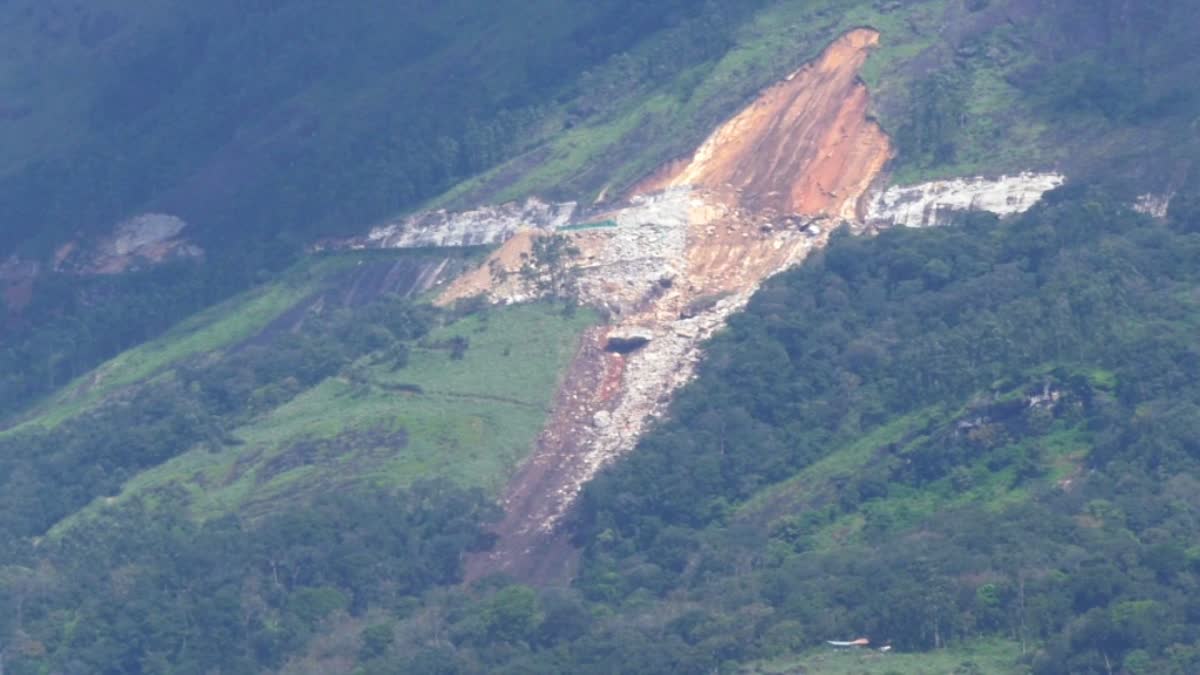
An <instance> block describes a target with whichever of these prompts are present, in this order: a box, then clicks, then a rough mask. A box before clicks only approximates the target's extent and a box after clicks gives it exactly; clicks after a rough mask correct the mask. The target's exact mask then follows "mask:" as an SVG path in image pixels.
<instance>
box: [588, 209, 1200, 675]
mask: <svg viewBox="0 0 1200 675" xmlns="http://www.w3.org/2000/svg"><path fill="white" fill-rule="evenodd" d="M977 221H978V222H977ZM1197 247H1200V240H1198V239H1196V237H1195V235H1194V234H1191V233H1190V232H1189V231H1188V228H1187V227H1186V226H1182V225H1178V224H1176V225H1172V226H1166V225H1163V224H1157V223H1152V222H1150V221H1149V220H1148V219H1146V218H1144V217H1142V216H1139V215H1137V214H1133V213H1131V212H1129V211H1127V210H1125V209H1124V208H1123V207H1121V206H1119V205H1117V204H1115V203H1113V201H1112V200H1111V199H1110V198H1109V197H1108V196H1106V195H1105V194H1104V193H1103V192H1102V191H1096V190H1090V189H1085V188H1078V187H1077V188H1072V189H1069V190H1061V191H1058V192H1057V193H1055V194H1054V195H1052V196H1051V197H1050V198H1049V199H1048V200H1047V203H1046V204H1045V205H1044V206H1042V207H1040V208H1038V209H1035V210H1034V211H1033V212H1031V213H1029V214H1027V215H1025V216H1023V217H1021V218H1019V219H1017V220H1016V221H1014V222H1011V223H1002V224H995V223H994V222H990V219H988V218H982V219H968V221H967V222H964V223H963V224H961V225H960V226H959V227H957V228H950V229H945V230H939V231H925V232H912V231H892V232H886V233H884V234H882V235H880V236H878V237H876V238H874V239H854V238H847V237H840V238H838V237H835V241H834V242H832V244H831V245H830V247H829V249H827V250H826V251H825V252H824V253H822V254H821V255H820V256H819V257H818V258H817V259H816V260H813V261H810V262H809V263H808V264H806V265H805V266H804V267H803V268H801V269H799V270H796V271H794V272H790V273H788V274H785V275H783V276H781V277H780V278H778V279H776V280H773V281H772V282H770V283H768V285H767V286H766V287H764V289H763V290H762V291H761V292H760V293H759V294H758V295H757V296H756V297H755V298H754V300H753V301H752V302H751V304H750V306H749V307H748V309H747V311H746V313H745V314H743V315H740V316H738V317H736V318H735V319H734V321H733V322H732V326H731V329H730V330H729V331H728V332H727V333H726V334H724V335H722V336H720V337H718V338H717V339H715V340H714V342H713V344H712V345H711V348H710V355H709V358H708V360H707V361H706V362H705V366H704V367H703V369H702V373H701V376H700V379H699V380H698V381H697V382H696V383H695V384H694V385H692V386H691V387H689V388H688V389H687V390H685V391H684V392H682V393H681V395H680V396H679V397H678V399H677V400H676V402H675V404H674V407H673V413H672V416H671V419H670V420H668V421H667V422H665V423H664V424H662V425H661V426H660V427H659V428H658V429H657V430H656V431H655V432H654V433H652V434H651V435H649V436H648V437H647V438H645V439H644V440H643V442H642V443H641V445H640V447H639V449H638V450H637V451H635V452H634V453H633V454H632V455H630V456H629V457H628V458H627V459H625V460H624V461H622V462H620V463H619V464H618V465H616V466H614V467H613V468H612V469H611V470H609V471H608V472H607V473H606V474H605V475H603V476H601V477H600V478H598V479H597V480H595V481H594V482H593V483H591V484H589V486H588V487H587V488H586V489H585V492H584V496H583V506H582V509H581V512H580V514H579V522H578V528H579V529H578V537H579V541H580V543H581V544H583V545H584V546H585V547H586V548H585V555H584V569H583V572H582V573H581V576H580V579H579V582H578V586H579V588H580V590H581V591H582V592H583V594H584V595H585V597H588V598H590V599H592V601H594V602H597V603H600V604H602V605H604V606H607V607H613V608H615V611H616V612H618V615H621V613H622V612H628V613H630V614H629V615H632V614H634V613H638V612H643V611H645V610H644V608H645V607H646V606H647V605H648V604H649V605H651V606H656V607H658V608H659V609H658V610H657V611H659V612H660V613H661V614H660V616H662V617H663V618H662V620H661V622H659V623H654V624H653V625H654V628H653V631H660V632H657V633H656V634H655V637H654V638H653V640H654V641H655V642H657V643H658V644H671V641H672V639H674V638H676V637H677V638H678V640H679V641H678V642H676V643H674V644H675V645H676V647H675V648H674V649H675V658H677V659H681V660H687V659H692V658H695V659H700V660H701V661H703V660H704V659H706V658H707V659H710V660H709V661H707V663H709V664H710V667H713V666H716V665H718V664H720V663H722V662H740V661H743V660H745V659H747V658H748V657H749V658H756V657H757V658H761V656H762V655H763V654H764V653H766V654H768V655H769V654H770V653H772V652H775V651H783V652H789V651H801V650H803V649H804V648H806V647H809V646H814V645H818V644H820V643H821V642H822V641H823V640H825V639H845V638H846V636H851V637H853V636H858V635H868V636H870V637H872V638H873V639H874V641H875V642H877V643H879V642H882V641H884V640H890V641H891V642H892V644H893V645H894V646H895V647H896V651H897V652H898V653H903V652H922V654H921V655H920V656H917V655H914V656H913V657H911V658H912V660H911V661H909V662H908V663H910V664H913V665H912V672H920V671H919V666H916V665H915V664H917V663H920V657H923V656H925V652H927V651H929V650H934V651H933V652H932V653H931V655H929V656H928V658H929V659H936V660H937V661H936V662H937V663H945V661H942V660H941V659H950V660H955V661H954V663H946V665H947V667H948V668H950V669H953V668H956V667H958V665H957V664H958V662H959V661H967V660H975V661H976V670H975V671H972V670H969V669H968V670H964V671H962V672H993V671H992V670H989V669H988V668H987V667H984V666H982V665H980V663H981V659H975V658H974V657H973V656H972V654H971V653H969V652H972V651H974V649H973V647H972V645H973V644H974V643H975V641H976V640H977V639H978V638H979V636H981V635H982V636H991V637H992V638H994V639H1004V640H1006V641H1007V643H1008V644H1010V645H1013V647H1012V649H1010V650H1008V656H1007V657H1005V658H1002V659H1001V664H1002V667H1003V668H1004V669H1005V670H1009V671H1011V672H1023V671H1024V669H1027V668H1028V669H1032V670H1033V671H1034V672H1035V673H1060V672H1077V673H1106V672H1107V667H1108V666H1106V664H1109V665H1112V664H1124V665H1123V667H1124V668H1126V669H1128V670H1129V672H1139V670H1138V669H1141V670H1140V672H1164V673H1165V672H1172V673H1174V672H1178V673H1186V672H1190V671H1191V670H1193V669H1194V668H1195V667H1196V661H1195V654H1196V653H1198V652H1197V649H1196V645H1197V644H1200V633H1198V632H1197V629H1196V625H1195V623H1194V622H1192V621H1191V620H1190V619H1189V617H1190V616H1191V615H1190V613H1189V612H1190V609H1189V607H1190V604H1189V601H1187V600H1185V599H1184V598H1185V597H1187V596H1188V594H1187V592H1186V591H1185V590H1184V589H1186V588H1189V587H1190V584H1191V583H1193V581H1194V579H1195V575H1196V573H1197V570H1196V568H1195V567H1194V566H1192V564H1191V562H1190V561H1191V558H1189V557H1188V554H1187V553H1186V552H1187V551H1189V550H1191V548H1190V547H1191V543H1190V540H1191V535H1190V532H1191V528H1190V525H1189V523H1190V522H1191V519H1192V518H1193V517H1195V516H1196V515H1198V512H1197V511H1196V509H1195V506H1194V501H1193V500H1191V499H1190V498H1189V497H1186V496H1185V495H1186V494H1187V491H1188V488H1185V487H1184V485H1190V484H1191V482H1192V478H1190V476H1192V475H1194V473H1195V471H1196V470H1197V469H1198V468H1200V465H1198V464H1197V461H1198V460H1197V455H1196V448H1195V443H1194V438H1195V437H1196V434H1195V430H1194V428H1193V426H1194V425H1193V424H1192V421H1191V420H1192V418H1193V415H1194V412H1195V410H1197V404H1198V403H1200V390H1198V389H1197V388H1196V386H1195V385H1194V384H1193V382H1194V380H1193V376H1192V375H1191V374H1190V371H1191V370H1192V369H1193V366H1194V365H1195V364H1196V363H1200V360H1198V359H1197V355H1196V353H1195V341H1194V339H1193V337H1192V336H1194V334H1195V330H1196V328H1197V325H1196V324H1197V321H1196V318H1195V317H1196V315H1195V312H1194V308H1193V301H1192V300H1190V299H1188V298H1189V296H1191V295H1192V294H1194V293H1195V292H1196V288H1197V286H1198V285H1200V277H1198V276H1197V275H1196V270H1195V267H1194V265H1192V264H1191V263H1190V262H1189V261H1190V260H1192V259H1193V256H1195V255H1196V254H1197V253H1198V252H1200V248H1197ZM1184 289H1190V290H1188V291H1186V292H1185V291H1184ZM730 449H736V450H734V451H730ZM1120 551H1124V552H1125V553H1124V554H1122V553H1119V552H1120ZM1122 555H1125V556H1126V557H1124V558H1122V557H1121V556H1122ZM672 608H674V609H675V610H676V611H679V612H684V614H682V615H677V614H672V613H671V611H670V610H671V609H672ZM684 608H691V609H684ZM692 615H694V618H691V619H689V620H688V622H686V623H682V622H683V617H685V616H692ZM672 617H675V618H672ZM747 623H749V624H751V625H752V626H753V627H750V626H746V624H747ZM730 626H739V627H742V628H740V630H731V629H730ZM701 627H702V628H701ZM722 627H724V628H722ZM643 630H650V629H647V628H646V626H645V625H643ZM947 646H950V647H953V648H954V649H955V650H967V652H968V653H965V654H964V653H963V652H962V651H951V652H941V651H940V649H942V648H944V647H947ZM1001 651H1003V650H1001ZM573 653H574V652H573ZM960 656H961V658H959V657H960ZM1018 656H1019V657H1020V658H1019V659H1017V658H1016V657H1018ZM805 658H806V659H811V658H812V657H811V655H810V656H807V657H805ZM831 659H832V657H831ZM676 663H679V661H676ZM767 663H770V661H768V662H767ZM783 663H787V662H783ZM824 663H825V662H821V663H820V664H812V663H806V664H805V665H807V666H810V667H812V666H813V665H817V666H818V667H824ZM856 665H857V664H856ZM863 667H864V668H866V667H869V666H863ZM907 668H909V666H906V667H905V669H897V670H898V672H909V670H908V669H907ZM1112 668H1113V672H1117V666H1115V665H1112ZM818 672H819V671H818ZM833 672H838V671H836V670H834V671H833ZM884 672H886V671H884Z"/></svg>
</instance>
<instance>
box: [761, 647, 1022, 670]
mask: <svg viewBox="0 0 1200 675" xmlns="http://www.w3.org/2000/svg"><path fill="white" fill-rule="evenodd" d="M1019 656H1020V649H1019V645H1017V644H1015V643H1012V642H990V643H989V642H969V643H966V644H964V645H962V646H960V647H955V648H951V649H944V650H940V651H936V652H924V653H921V654H897V653H894V652H893V653H890V654H881V653H879V652H876V651H874V650H862V651H855V650H849V651H846V650H843V651H837V650H834V649H832V648H829V647H825V648H820V649H815V650H812V651H811V652H809V653H807V654H805V655H803V656H798V657H788V658H784V659H776V660H772V661H765V662H761V663H755V664H751V665H749V666H747V667H745V668H742V669H741V670H739V671H737V672H738V673H739V675H776V674H778V675H784V674H785V673H796V672H800V673H804V674H805V675H893V674H895V673H902V674H903V675H1024V673H1026V672H1027V669H1026V668H1024V667H1022V666H1019V665H1015V663H1016V661H1017V658H1018V657H1019Z"/></svg>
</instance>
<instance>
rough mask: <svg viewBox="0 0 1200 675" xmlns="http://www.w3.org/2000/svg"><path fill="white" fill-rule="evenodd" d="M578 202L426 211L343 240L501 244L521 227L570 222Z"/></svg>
mask: <svg viewBox="0 0 1200 675" xmlns="http://www.w3.org/2000/svg"><path fill="white" fill-rule="evenodd" d="M575 210H576V203H575V202H562V203H548V202H544V201H542V200H540V199H538V198H536V197H530V198H528V199H526V200H525V201H524V202H509V203H507V204H500V205H498V206H481V207H479V208H476V209H471V210H470V211H460V212H450V211H446V210H444V209H442V210H438V211H426V212H423V213H418V214H415V215H412V216H408V217H405V218H403V219H401V220H398V221H395V222H391V223H387V224H385V225H380V226H378V227H375V228H372V229H371V231H370V232H369V233H368V234H367V235H366V236H365V237H358V238H356V239H351V240H347V241H346V242H343V244H342V246H340V247H344V248H351V249H363V248H426V247H445V246H482V245H492V244H499V243H502V242H504V241H505V240H507V239H508V238H509V237H512V236H513V235H514V234H516V232H517V231H518V230H522V229H527V228H532V229H537V230H547V231H550V230H555V229H557V228H559V227H562V226H563V225H566V224H567V223H568V222H570V220H571V217H572V216H573V215H574V214H575Z"/></svg>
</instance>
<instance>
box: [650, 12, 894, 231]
mask: <svg viewBox="0 0 1200 675" xmlns="http://www.w3.org/2000/svg"><path fill="white" fill-rule="evenodd" d="M878 42H879V33H877V32H876V31H873V30H869V29H865V28H863V29H858V30H854V31H851V32H850V33H847V34H846V35H844V36H842V37H841V38H839V39H838V40H836V41H835V42H834V43H833V44H831V45H830V46H829V47H828V48H826V49H825V51H824V52H823V53H822V54H821V56H820V57H819V58H818V59H817V60H816V61H814V62H813V63H811V64H809V65H807V66H805V67H803V68H801V69H800V70H798V71H796V72H795V73H793V74H792V75H791V76H789V77H788V78H787V79H786V80H784V81H783V82H780V83H778V84H776V85H774V86H772V87H770V88H769V89H767V90H766V91H764V92H763V93H762V94H761V95H760V96H759V97H758V98H757V99H756V100H755V101H754V102H753V103H752V104H750V105H749V106H748V107H746V108H745V109H743V110H742V111H741V112H740V113H738V114H737V115H736V116H734V117H733V119H731V120H729V121H728V122H726V123H725V124H723V125H721V126H720V127H719V128H718V129H717V130H716V131H715V132H713V134H712V135H711V136H709V138H708V140H706V141H705V142H704V144H703V145H702V146H700V148H699V149H697V150H696V152H695V154H694V155H693V156H692V158H691V160H690V161H689V162H687V163H683V162H680V161H675V162H672V163H670V164H668V165H667V166H666V167H664V168H663V169H660V171H659V172H658V173H657V174H655V175H654V176H652V177H651V178H650V179H648V180H647V181H646V182H644V183H643V185H642V186H641V187H642V188H643V189H654V188H665V187H671V186H679V185H693V186H698V187H707V188H710V189H719V188H732V189H733V190H736V191H738V192H739V193H740V194H741V195H742V198H741V203H742V205H743V206H745V207H749V208H751V209H755V210H761V209H771V210H774V211H776V212H778V213H794V214H800V215H806V216H840V217H844V218H850V217H853V216H854V215H855V212H856V209H857V206H858V201H859V199H860V198H861V197H862V195H863V194H864V193H865V192H866V191H867V189H868V188H869V187H870V185H871V182H872V181H873V180H874V179H875V177H876V175H878V173H879V172H880V171H881V170H882V169H883V166H884V164H885V163H886V162H887V160H888V158H889V157H890V156H891V152H892V149H891V143H890V141H889V139H888V137H887V134H885V133H884V132H883V129H881V128H880V127H879V125H878V124H876V123H875V122H873V121H871V120H869V119H868V118H867V107H868V103H869V100H870V97H869V94H868V93H867V88H866V86H864V85H863V83H862V82H861V81H860V80H859V78H858V72H859V70H860V69H861V68H862V65H863V63H864V62H865V61H866V59H867V56H868V54H869V53H870V50H871V49H872V48H873V47H874V46H875V45H876V44H878Z"/></svg>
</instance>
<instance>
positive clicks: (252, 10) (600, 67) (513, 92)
mask: <svg viewBox="0 0 1200 675" xmlns="http://www.w3.org/2000/svg"><path fill="white" fill-rule="evenodd" d="M757 4H758V3H757V2H755V3H747V2H744V1H743V0H738V1H737V2H733V1H731V0H719V1H713V2H708V3H704V4H699V3H693V2H687V1H685V0H667V1H662V2H654V3H644V2H636V1H634V0H599V1H594V2H593V1H589V2H583V1H577V0H572V1H571V2H567V3H553V2H527V1H525V0H502V1H499V2H492V3H488V4H486V5H480V4H479V3H477V2H467V1H464V0H451V1H449V2H438V3H432V4H430V3H415V2H400V3H392V4H388V5H379V4H378V3H371V2H361V1H358V0H356V1H355V2H353V3H351V4H350V5H347V4H346V3H345V2H336V1H333V0H317V1H315V2H314V1H309V0H283V1H281V2H258V3H253V4H251V5H246V4H245V3H242V2H234V1H232V0H218V1H216V2H206V3H203V4H199V5H198V4H196V3H191V2H185V1H182V0H156V1H155V2H151V3H132V2H118V3H109V4H108V5H106V6H105V7H93V6H91V5H87V6H83V5H78V4H77V3H72V2H67V1H66V0H47V1H41V0H38V1H36V2H35V1H33V0H17V1H16V2H11V3H5V5H4V7H3V8H2V9H0V17H2V18H3V19H4V20H3V21H0V25H3V26H4V28H3V29H0V41H2V42H3V43H4V44H6V45H9V49H7V50H6V51H5V54H4V56H3V57H2V58H0V93H2V94H3V97H2V98H3V100H4V101H5V105H4V107H3V108H0V119H3V120H4V121H5V124H4V125H3V126H0V146H3V147H5V148H6V155H5V156H4V157H3V158H2V159H0V205H2V206H0V222H3V223H5V227H6V236H5V238H4V240H3V241H0V246H2V247H3V249H2V250H0V253H5V254H7V253H8V252H10V251H12V250H14V249H16V248H18V246H19V247H20V248H21V249H22V250H24V251H27V252H40V253H43V254H44V253H48V252H49V251H51V250H52V249H53V248H54V247H56V246H58V245H60V244H61V243H63V241H64V240H65V239H66V238H67V237H71V236H74V235H75V233H76V232H77V231H80V230H82V231H83V232H84V233H85V234H89V233H95V232H97V231H101V230H104V229H107V228H109V227H111V226H112V224H114V223H115V222H117V221H118V220H119V219H120V218H122V217H125V216H128V215H131V214H132V213H136V212H137V211H139V210H145V209H146V208H148V207H150V206H151V205H153V207H154V208H156V209H160V210H167V211H170V212H172V213H177V214H179V215H180V216H182V217H184V218H185V219H186V220H187V221H189V222H191V223H194V224H195V227H196V228H197V233H198V234H199V236H200V237H201V240H202V243H203V244H204V245H205V248H207V249H209V250H210V252H212V251H214V250H215V249H218V248H219V249H222V250H236V249H237V248H238V247H239V246H240V245H242V244H244V243H246V242H248V241H255V240H259V239H264V240H271V239H273V238H274V237H275V235H277V234H280V233H283V234H284V235H285V236H286V237H287V238H290V239H291V240H293V241H294V240H295V239H296V236H297V235H298V234H301V233H303V234H305V235H311V234H314V233H333V232H344V231H346V229H347V228H354V229H360V228H361V227H362V226H363V225H364V224H365V223H369V222H372V221H374V220H377V219H379V218H383V217H387V216H390V215H392V214H394V213H395V212H397V211H401V210H405V209H410V208H412V207H415V206H417V205H418V204H420V203H421V202H423V201H425V200H427V199H429V198H431V197H434V196H435V195H437V194H438V193H440V192H442V191H444V190H446V189H448V188H450V187H451V186H453V185H454V184H455V183H457V182H459V181H461V180H463V179H465V178H468V177H470V176H472V175H474V174H477V173H479V172H481V171H483V170H486V169H488V168H490V167H492V166H495V165H496V164H498V163H500V162H501V161H503V160H505V159H508V158H509V157H511V156H513V155H514V154H516V153H518V152H520V151H523V150H525V149H528V148H529V147H530V146H531V145H533V144H536V143H538V142H540V141H543V140H544V139H546V138H547V137H548V136H550V135H552V134H555V133H558V132H560V131H562V130H563V129H564V127H565V126H566V125H567V124H569V123H570V124H573V123H574V122H571V121H569V120H574V121H576V122H577V121H578V120H579V119H581V118H591V119H595V118H596V117H597V115H599V114H601V113H602V111H601V110H600V109H598V108H597V109H593V108H594V103H595V101H597V100H602V99H603V97H604V96H606V95H607V94H604V93H601V92H597V91H595V88H596V87H595V84H594V82H593V81H592V78H593V77H594V76H595V75H596V74H597V73H599V72H610V73H616V72H618V71H622V72H624V71H626V70H627V67H628V65H631V64H634V63H635V59H640V58H642V57H641V56H636V57H635V56H634V55H635V54H636V55H642V54H652V55H653V56H654V57H655V58H656V59H657V63H656V64H655V66H654V67H653V68H649V67H647V65H648V64H646V63H643V62H641V61H640V60H638V61H636V63H637V68H638V71H637V72H636V73H635V72H629V73H628V74H629V75H631V76H633V77H634V78H636V80H629V81H628V82H629V83H631V84H632V83H634V82H636V84H637V86H638V87H639V88H640V89H642V90H644V89H645V88H647V87H649V86H651V85H653V84H657V83H661V82H663V81H668V80H670V79H671V77H672V76H673V75H674V74H675V73H677V72H679V71H680V70H682V69H685V68H687V67H690V66H692V65H694V64H695V63H696V62H698V61H703V60H705V59H708V58H711V57H712V56H714V55H719V54H720V53H721V51H722V50H723V49H724V48H725V46H726V45H727V44H728V42H727V41H726V40H725V39H723V37H722V36H724V35H726V34H728V32H729V31H731V30H732V29H733V28H734V27H736V24H737V23H738V21H739V20H740V19H741V18H742V17H744V16H745V15H746V14H747V13H748V12H749V11H750V10H752V9H753V8H754V7H755V6H756V5H757ZM534 26H536V29H533V28H531V27H534ZM699 26H711V27H712V29H713V31H714V32H712V34H711V36H709V35H705V36H702V35H700V34H698V33H696V30H697V29H698V27H699ZM531 30H535V31H536V38H537V39H530V35H531V32H530V31H531ZM664 35H665V36H667V37H665V38H664V37H663V36H664ZM686 36H694V37H695V38H697V39H694V40H689V41H684V39H683V38H685V37H686ZM709 37H711V38H712V39H708V38H709ZM699 38H704V39H699ZM51 82H52V83H54V86H50V85H49V84H48V83H51ZM622 135H623V134H622ZM613 140H616V139H613ZM9 148H11V153H8V152H7V149H9ZM580 153H581V154H582V155H586V154H589V153H590V150H586V149H581V150H580ZM578 159H579V160H581V161H586V160H587V157H583V156H581V157H579V158H578Z"/></svg>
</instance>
